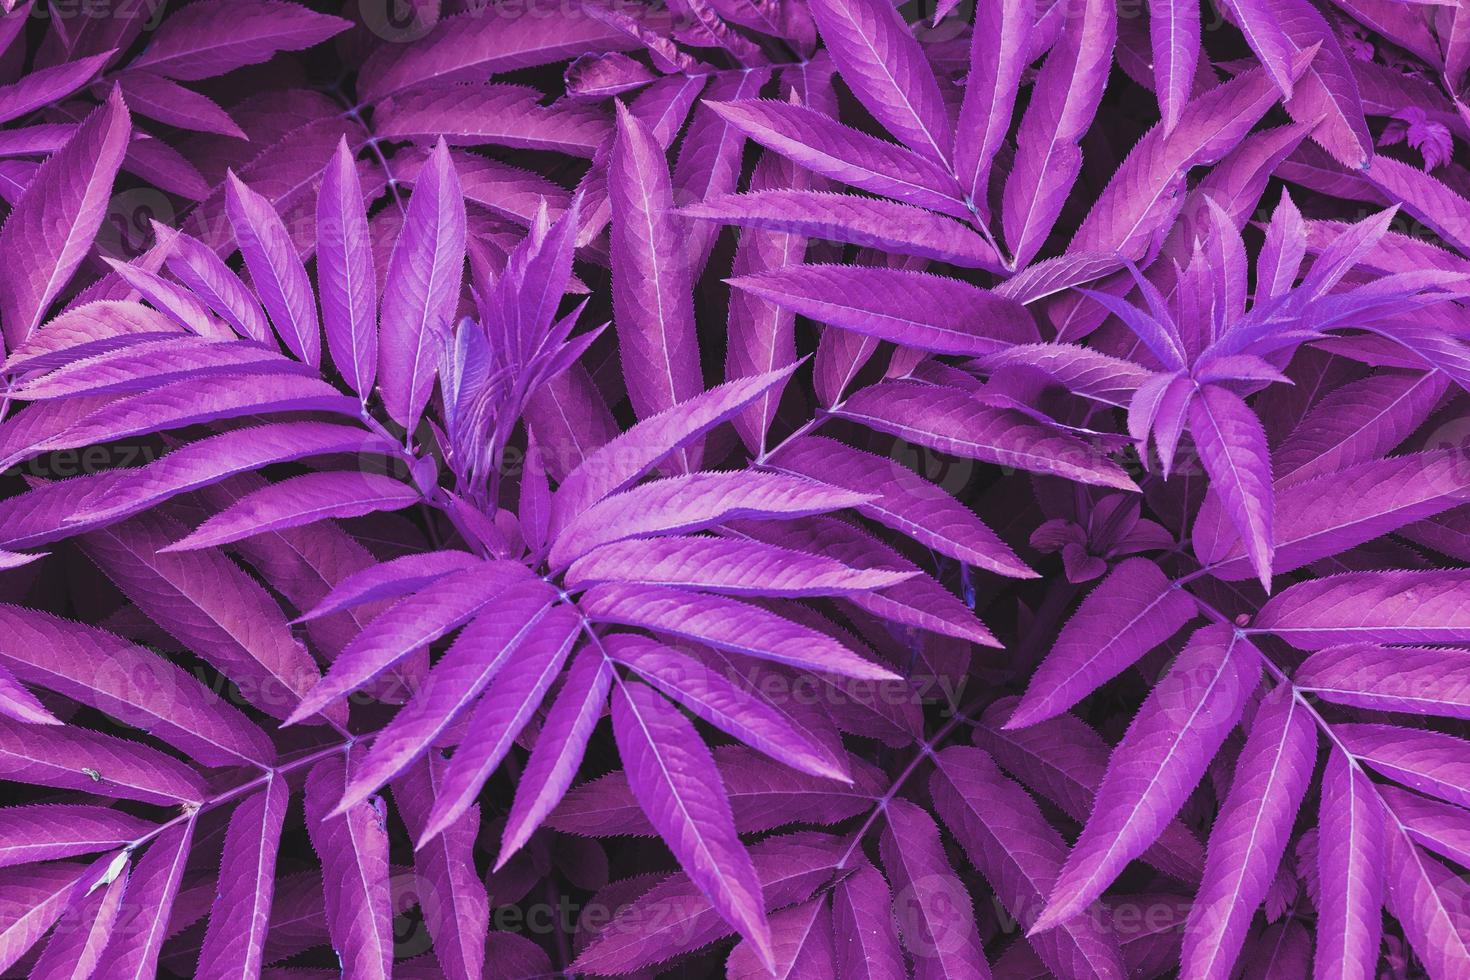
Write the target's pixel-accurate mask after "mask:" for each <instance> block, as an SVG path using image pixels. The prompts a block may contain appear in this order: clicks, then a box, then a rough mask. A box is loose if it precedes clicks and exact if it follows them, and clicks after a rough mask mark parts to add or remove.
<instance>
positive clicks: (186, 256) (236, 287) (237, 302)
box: [155, 227, 275, 347]
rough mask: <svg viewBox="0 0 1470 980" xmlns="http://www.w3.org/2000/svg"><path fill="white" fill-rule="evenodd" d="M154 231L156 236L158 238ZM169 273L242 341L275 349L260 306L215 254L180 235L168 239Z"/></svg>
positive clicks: (188, 237)
mask: <svg viewBox="0 0 1470 980" xmlns="http://www.w3.org/2000/svg"><path fill="white" fill-rule="evenodd" d="M158 233H159V232H158V231H157V227H155V234H158ZM167 261H168V271H169V272H172V273H173V274H174V275H175V276H176V277H177V278H178V280H179V281H180V282H181V283H183V284H184V285H185V286H187V287H189V289H190V290H192V291H193V293H194V294H195V295H196V296H198V297H199V298H200V299H201V300H203V301H204V302H205V303H206V304H208V306H209V307H210V309H212V310H214V312H215V313H217V314H219V315H220V317H222V318H223V319H224V320H225V321H226V322H227V323H229V325H230V326H232V327H234V328H235V332H236V333H238V334H239V335H240V336H242V337H248V338H250V339H251V340H254V341H257V342H258V343H262V344H269V345H271V346H272V347H274V346H275V339H274V336H273V334H272V333H271V328H270V325H269V324H268V323H267V322H266V319H265V314H264V313H263V312H262V311H261V308H260V303H259V302H258V301H257V300H256V298H255V297H254V296H253V295H252V294H251V293H250V291H249V290H248V289H247V288H246V287H245V284H244V283H242V282H241V281H240V278H239V277H238V276H236V275H235V273H234V272H233V271H232V270H231V269H230V267H229V266H227V265H225V263H224V260H222V259H221V258H220V257H219V256H218V255H217V254H215V252H214V250H213V249H211V248H209V247H208V246H207V245H205V244H204V243H203V242H201V241H199V240H198V239H197V238H193V237H192V236H189V235H186V234H184V233H183V232H181V231H178V232H173V233H172V236H171V237H169V255H168V260H167Z"/></svg>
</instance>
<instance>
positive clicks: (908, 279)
mask: <svg viewBox="0 0 1470 980" xmlns="http://www.w3.org/2000/svg"><path fill="white" fill-rule="evenodd" d="M956 227H958V226H956ZM731 285H732V286H734V287H735V288H737V289H743V290H746V291H748V292H751V293H754V294H755V295H756V296H759V297H760V298H761V299H764V300H767V301H768V302H771V303H775V304H776V305H778V306H782V307H786V308H788V309H791V310H793V311H795V312H796V313H798V314H800V315H802V316H807V317H810V318H812V319H814V320H818V321H821V322H823V323H830V324H832V325H833V326H837V327H842V328H843V329H846V330H853V331H856V332H858V333H862V334H867V335H870V336H873V337H877V338H879V339H880V340H890V341H893V342H894V343H897V344H903V345H905V346H909V347H916V348H920V349H922V350H928V351H933V352H935V353H939V354H966V355H970V356H975V355H981V354H991V353H994V352H996V351H998V350H1001V349H1003V348H1005V347H1007V346H1010V345H1011V344H1024V343H1031V342H1032V341H1035V340H1036V339H1037V337H1036V333H1035V327H1034V326H1033V325H1032V322H1031V318H1030V316H1029V315H1028V314H1027V313H1026V310H1025V308H1024V307H1022V306H1021V305H1020V304H1019V303H1017V302H1015V301H1014V300H1009V299H1006V298H1004V297H1001V296H998V295H996V294H995V293H992V292H987V291H985V290H983V289H977V288H975V287H974V286H971V285H969V284H968V283H964V282H961V281H959V280H957V279H950V278H947V277H941V276H934V275H929V274H927V273H917V272H908V271H906V270H903V269H882V268H865V267H861V266H837V265H793V266H787V267H786V268H784V269H778V270H776V271H774V272H766V273H760V274H757V275H753V276H745V277H742V278H739V279H734V280H731Z"/></svg>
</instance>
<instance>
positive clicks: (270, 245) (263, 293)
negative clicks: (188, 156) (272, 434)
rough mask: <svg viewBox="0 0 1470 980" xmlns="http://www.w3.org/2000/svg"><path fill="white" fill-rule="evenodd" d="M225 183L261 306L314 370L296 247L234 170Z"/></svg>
mask: <svg viewBox="0 0 1470 980" xmlns="http://www.w3.org/2000/svg"><path fill="white" fill-rule="evenodd" d="M205 2H209V0H205ZM228 180H229V184H228V186H227V190H226V196H225V209H226V211H227V212H228V214H229V216H230V226H231V227H232V228H234V230H235V240H236V241H237V242H238V243H239V245H240V255H241V256H242V257H243V258H244V259H245V267H246V268H247V269H249V270H250V278H251V280H252V281H253V282H254V283H255V288H256V290H257V291H258V292H259V294H260V298H261V302H262V303H264V305H265V310H266V312H267V313H269V314H270V318H271V323H273V324H275V327H276V333H277V334H279V335H280V337H281V340H282V341H283V342H284V343H285V345H286V346H287V347H288V348H289V349H290V351H291V353H293V354H295V355H296V356H297V357H299V358H300V359H301V360H303V361H305V362H306V363H308V364H311V365H313V366H315V365H317V364H319V363H321V357H322V339H321V328H320V327H319V325H318V323H317V315H316V297H315V296H314V295H313V294H312V290H311V280H309V279H307V277H306V270H305V269H304V268H303V267H302V265H301V259H300V258H299V257H298V256H297V254H296V246H295V245H294V244H292V242H291V236H290V234H289V233H288V232H287V231H286V226H285V225H284V224H283V223H282V221H281V216H280V215H279V214H277V213H276V209H275V208H274V207H273V206H272V205H271V202H270V201H269V200H267V199H266V198H265V197H263V196H261V195H260V194H259V193H257V192H256V191H254V190H251V189H250V188H249V187H247V186H246V185H245V183H244V182H243V181H241V180H240V178H239V177H237V176H236V175H235V172H234V171H233V170H232V171H230V173H229V175H228Z"/></svg>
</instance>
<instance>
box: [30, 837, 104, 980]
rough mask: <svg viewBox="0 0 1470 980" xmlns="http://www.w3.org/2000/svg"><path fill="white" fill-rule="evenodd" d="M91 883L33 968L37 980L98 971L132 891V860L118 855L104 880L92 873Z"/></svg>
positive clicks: (74, 901)
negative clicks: (130, 875) (128, 890)
mask: <svg viewBox="0 0 1470 980" xmlns="http://www.w3.org/2000/svg"><path fill="white" fill-rule="evenodd" d="M89 879H90V880H91V884H90V885H89V886H88V887H87V889H86V891H85V892H82V893H80V894H76V895H74V896H73V897H72V902H71V907H70V908H69V909H67V912H66V918H64V919H63V921H62V923H61V925H60V927H58V928H57V929H56V930H55V931H54V932H53V933H52V935H51V939H50V940H49V941H48V942H47V943H46V949H45V950H44V951H43V952H42V953H41V956H40V958H39V959H37V960H36V964H35V966H33V967H31V972H30V975H31V976H32V977H35V978H37V980H56V978H62V977H75V976H78V975H80V976H90V975H91V974H92V971H93V970H95V969H96V968H97V962H98V960H100V959H101V957H102V952H103V949H104V947H106V945H107V940H108V937H109V935H111V933H112V931H113V929H114V928H115V927H116V925H117V920H118V913H119V912H120V911H121V909H122V900H123V895H124V894H125V893H126V891H127V887H128V856H127V854H126V853H123V854H120V855H118V856H117V857H116V858H114V859H113V862H112V863H110V864H108V865H107V866H106V868H105V869H104V871H103V872H102V874H101V875H100V876H98V875H95V874H93V873H92V872H89V873H88V876H87V878H84V879H83V881H84V882H86V881H87V880H89Z"/></svg>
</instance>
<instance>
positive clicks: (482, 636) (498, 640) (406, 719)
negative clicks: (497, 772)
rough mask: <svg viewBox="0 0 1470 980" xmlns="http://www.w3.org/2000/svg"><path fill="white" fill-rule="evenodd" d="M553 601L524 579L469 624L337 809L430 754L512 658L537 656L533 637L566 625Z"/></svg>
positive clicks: (383, 735)
mask: <svg viewBox="0 0 1470 980" xmlns="http://www.w3.org/2000/svg"><path fill="white" fill-rule="evenodd" d="M553 598H554V596H553V595H552V594H551V592H550V590H549V589H548V588H547V587H546V585H545V584H544V583H542V582H535V581H532V582H525V583H522V584H520V585H515V586H512V587H511V588H509V589H506V590H505V591H504V592H502V593H500V595H499V596H498V597H497V601H496V603H495V605H494V606H493V607H492V608H490V609H487V610H486V611H485V612H482V613H481V614H480V615H478V616H476V617H475V618H474V619H473V620H471V621H470V623H469V624H468V625H467V626H466V627H465V628H464V630H463V631H462V632H461V633H460V635H459V636H458V637H457V638H456V639H455V641H454V643H453V644H451V645H450V647H449V650H448V651H447V652H446V653H445V654H444V656H443V657H441V658H440V659H439V661H438V662H437V663H436V664H434V666H433V668H432V669H431V670H430V671H429V676H428V677H427V678H426V679H425V680H424V683H423V686H422V687H421V688H420V689H419V690H418V691H417V692H416V693H415V694H414V696H413V698H412V700H410V701H409V702H408V704H406V705H405V706H404V707H403V708H401V709H400V710H399V712H398V714H396V715H395V716H394V717H393V720H392V721H391V722H389V723H388V724H387V725H386V726H385V727H384V728H383V730H382V731H381V732H379V733H378V736H377V738H375V739H374V740H373V745H372V749H371V750H370V751H369V752H368V753H367V756H366V758H364V759H363V760H362V761H360V762H359V763H358V764H357V765H356V766H354V767H353V771H352V778H351V780H350V781H349V782H348V785H347V789H346V791H345V792H344V793H343V794H341V796H342V800H341V803H340V805H339V806H338V809H339V810H340V809H343V808H345V807H349V806H354V805H356V804H357V803H359V802H361V801H362V800H365V799H367V797H368V796H369V795H370V794H372V793H374V792H376V791H377V790H378V788H379V787H381V786H382V785H383V784H384V783H386V782H387V781H388V780H389V779H391V778H393V777H394V776H395V775H397V774H398V773H399V772H400V771H401V770H402V769H403V768H404V767H406V766H407V765H408V764H409V763H410V762H412V761H414V760H415V759H417V758H418V757H419V756H420V755H422V754H423V753H424V752H425V751H427V750H428V749H429V746H431V745H432V744H434V742H435V741H436V740H437V739H438V738H439V737H440V736H441V735H442V734H443V733H444V731H445V730H446V729H447V728H448V727H449V726H450V724H451V723H452V722H453V721H454V720H455V719H456V718H457V717H459V716H460V715H461V713H462V712H464V711H465V710H466V709H467V708H468V707H469V706H470V704H471V703H473V702H474V700H475V699H476V698H477V697H479V695H480V692H481V691H483V690H484V689H485V686H486V685H487V684H489V683H490V682H491V680H492V679H494V678H495V677H496V676H497V675H498V674H500V673H501V672H502V671H503V670H505V669H507V667H508V666H510V665H511V662H512V658H523V657H527V656H530V655H532V654H533V653H535V652H537V651H539V650H540V649H541V648H542V646H543V644H542V641H541V640H540V639H533V638H534V637H535V635H536V633H537V632H538V631H550V630H552V629H553V628H554V627H556V626H561V625H562V623H561V621H560V617H551V616H550V615H549V614H550V610H551V601H552V600H553ZM549 619H551V620H553V622H548V620H549ZM528 645H529V648H528ZM517 669H520V668H519V667H517Z"/></svg>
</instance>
